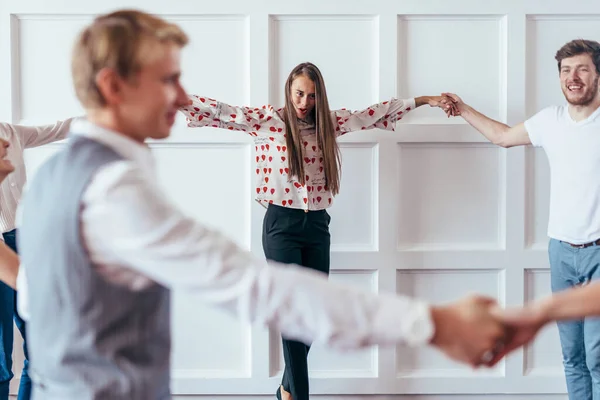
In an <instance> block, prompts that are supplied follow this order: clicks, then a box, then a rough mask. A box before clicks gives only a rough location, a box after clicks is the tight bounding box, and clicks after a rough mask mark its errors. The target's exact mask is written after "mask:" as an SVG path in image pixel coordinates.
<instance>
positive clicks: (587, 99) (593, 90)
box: [563, 76, 600, 106]
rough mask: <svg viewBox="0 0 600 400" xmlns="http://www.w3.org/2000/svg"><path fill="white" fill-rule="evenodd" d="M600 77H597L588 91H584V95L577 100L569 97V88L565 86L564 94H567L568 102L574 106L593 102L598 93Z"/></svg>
mask: <svg viewBox="0 0 600 400" xmlns="http://www.w3.org/2000/svg"><path fill="white" fill-rule="evenodd" d="M599 78H600V76H597V77H596V79H595V80H594V82H592V85H591V86H590V87H587V89H586V91H585V92H584V93H583V96H581V97H579V98H577V99H576V100H571V99H569V94H570V92H569V88H568V87H564V88H563V94H564V96H565V99H567V102H568V103H569V104H571V105H573V106H587V105H589V104H591V103H592V102H593V101H594V99H595V98H596V95H597V94H598V79H599Z"/></svg>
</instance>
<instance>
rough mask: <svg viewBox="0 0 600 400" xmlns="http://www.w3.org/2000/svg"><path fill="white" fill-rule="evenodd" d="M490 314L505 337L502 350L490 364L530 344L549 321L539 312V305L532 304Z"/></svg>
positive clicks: (497, 310) (498, 309)
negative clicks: (503, 330)
mask: <svg viewBox="0 0 600 400" xmlns="http://www.w3.org/2000/svg"><path fill="white" fill-rule="evenodd" d="M492 314H493V315H494V317H495V318H497V319H498V320H499V321H500V322H502V323H503V324H504V326H505V328H506V332H507V336H506V342H505V345H504V348H503V349H502V350H501V351H499V352H498V353H497V354H495V355H494V358H493V359H492V360H491V361H490V364H494V363H496V362H498V361H499V360H500V359H501V358H502V357H504V356H506V355H507V354H509V353H511V352H512V351H513V350H516V349H518V348H520V347H521V346H524V345H526V344H527V343H529V342H531V341H532V340H533V339H534V338H535V337H536V336H537V334H538V333H539V331H540V329H541V328H542V327H544V325H546V324H547V323H548V322H549V321H548V320H546V319H545V318H544V316H543V313H542V311H541V303H533V304H531V305H529V306H526V307H525V308H520V309H510V310H502V309H500V308H494V309H492Z"/></svg>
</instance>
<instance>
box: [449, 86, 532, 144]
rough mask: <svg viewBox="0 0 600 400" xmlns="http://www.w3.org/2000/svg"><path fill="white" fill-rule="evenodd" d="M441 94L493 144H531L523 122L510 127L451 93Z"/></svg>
mask: <svg viewBox="0 0 600 400" xmlns="http://www.w3.org/2000/svg"><path fill="white" fill-rule="evenodd" d="M443 95H446V96H448V97H450V98H451V99H452V101H453V102H454V105H455V108H456V110H457V111H458V113H457V114H456V115H460V116H462V117H463V118H464V120H465V121H467V122H468V123H469V124H470V125H471V126H472V127H473V128H475V129H477V130H478V131H479V132H480V133H481V134H483V136H485V137H486V138H487V139H488V140H489V141H490V142H492V143H493V144H495V145H498V146H501V147H506V148H508V147H513V146H522V145H527V144H531V140H530V139H529V134H528V133H527V129H525V124H524V123H520V124H518V125H515V126H513V127H510V126H508V125H506V124H503V123H502V122H499V121H496V120H493V119H491V118H489V117H487V116H485V115H484V114H482V113H480V112H479V111H477V110H475V109H474V108H473V107H471V106H469V105H467V104H466V103H465V102H463V100H462V99H461V98H460V97H458V96H457V95H455V94H453V93H443Z"/></svg>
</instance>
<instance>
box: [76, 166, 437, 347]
mask: <svg viewBox="0 0 600 400" xmlns="http://www.w3.org/2000/svg"><path fill="white" fill-rule="evenodd" d="M109 172H110V173H109ZM100 184H101V185H102V187H101V189H102V190H96V189H95V188H94V187H93V185H100ZM87 191H91V193H94V192H97V193H98V195H97V196H96V195H94V196H89V195H86V196H85V198H86V202H85V205H84V210H83V214H82V221H83V222H82V223H83V224H84V227H83V229H84V231H85V232H94V233H95V235H96V236H95V237H97V238H101V239H99V240H93V241H90V242H89V243H86V246H87V248H88V249H89V251H90V255H91V257H92V259H94V258H98V257H102V259H103V260H104V261H105V262H106V263H109V264H112V265H118V266H122V267H123V269H125V270H127V269H128V270H130V271H136V272H139V273H140V274H142V275H144V276H146V277H148V278H150V279H152V280H154V281H156V282H158V283H160V284H162V285H164V286H166V287H169V288H172V289H178V290H186V291H193V292H194V293H197V294H200V295H201V297H200V298H201V299H202V301H203V302H204V303H206V304H208V305H212V306H216V307H219V308H221V309H224V310H226V311H228V312H230V313H232V314H234V315H236V316H238V317H239V318H240V319H242V320H245V321H252V322H255V323H258V324H261V325H269V326H271V327H276V328H278V329H279V330H280V331H281V332H282V333H283V334H284V335H286V336H288V337H291V338H295V339H298V340H303V341H310V342H312V341H322V342H325V343H328V344H329V345H331V346H334V347H337V348H360V347H364V346H369V345H373V344H397V343H405V344H409V345H421V344H426V343H428V342H429V340H430V339H431V336H432V335H433V323H432V321H431V317H430V310H429V306H428V305H427V304H425V303H424V302H420V301H417V300H413V299H409V298H406V297H398V296H394V295H375V294H372V293H369V292H366V291H360V290H357V289H354V288H351V287H346V286H342V285H337V284H333V283H330V282H328V281H327V279H326V277H325V276H324V275H323V274H320V273H316V272H313V271H310V270H307V269H305V268H300V267H294V266H283V265H278V264H275V263H267V262H265V261H263V260H260V259H257V258H255V257H253V256H252V255H251V254H250V253H249V252H247V251H245V250H243V249H241V248H240V247H238V246H237V245H236V244H235V243H234V242H233V241H231V240H229V239H228V238H226V237H225V236H223V235H222V234H220V233H219V232H216V231H214V230H211V229H208V228H207V227H205V226H204V225H202V224H201V223H199V222H197V221H195V220H193V219H192V218H189V217H188V216H186V215H184V214H183V213H182V212H181V211H180V210H179V209H178V208H176V207H175V206H174V205H173V204H172V203H171V202H169V201H168V200H167V199H166V198H165V196H164V195H163V193H161V191H160V189H159V188H158V186H157V184H156V183H155V182H153V181H151V180H150V179H149V178H148V176H147V175H146V176H145V175H144V173H143V171H141V170H140V169H139V167H137V166H135V165H134V164H133V163H129V162H120V163H114V164H113V165H110V166H108V167H105V168H104V169H103V170H100V171H99V172H98V174H97V175H96V177H95V178H94V180H93V181H92V183H91V184H90V186H89V187H88V189H87ZM88 194H89V193H88Z"/></svg>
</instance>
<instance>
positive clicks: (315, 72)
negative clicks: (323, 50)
mask: <svg viewBox="0 0 600 400" xmlns="http://www.w3.org/2000/svg"><path fill="white" fill-rule="evenodd" d="M300 75H304V76H306V77H307V78H309V79H310V80H311V81H313V83H314V84H315V107H314V109H313V111H312V113H313V117H314V121H315V129H316V135H317V146H319V149H320V150H321V152H322V154H323V169H324V171H325V184H326V185H327V187H328V189H329V190H330V191H331V193H332V194H333V195H334V196H335V195H336V194H338V193H339V191H340V171H341V168H340V165H341V154H340V149H339V146H338V143H337V140H336V135H335V129H334V126H333V121H332V120H331V111H330V110H329V101H328V100H327V91H326V90H325V81H324V80H323V76H322V75H321V71H319V68H317V66H316V65H314V64H312V63H309V62H305V63H302V64H299V65H297V66H296V67H295V68H294V69H293V70H292V72H290V75H289V76H288V78H287V81H286V82H285V109H284V116H283V117H284V118H283V120H284V122H285V133H286V144H287V148H288V159H289V164H290V175H291V176H295V177H296V178H297V179H298V181H299V182H300V183H301V184H302V185H304V184H306V178H305V175H306V174H305V173H304V163H303V162H302V160H303V156H302V148H303V146H302V138H301V137H300V129H299V128H298V121H297V117H296V109H295V108H294V104H293V102H292V98H291V93H292V83H293V82H294V80H295V79H296V78H297V77H298V76H300Z"/></svg>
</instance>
